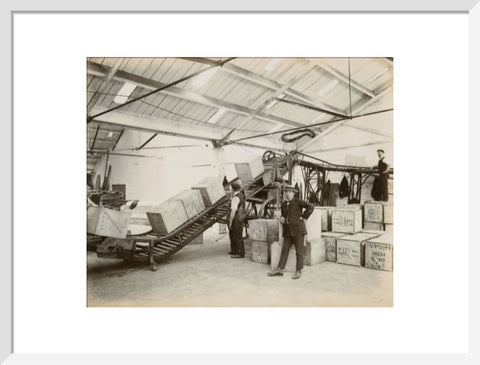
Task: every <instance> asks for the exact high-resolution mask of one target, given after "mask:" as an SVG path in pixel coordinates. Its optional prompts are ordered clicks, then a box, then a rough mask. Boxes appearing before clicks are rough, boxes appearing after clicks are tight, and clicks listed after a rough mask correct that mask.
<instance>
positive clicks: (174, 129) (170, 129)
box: [93, 107, 283, 151]
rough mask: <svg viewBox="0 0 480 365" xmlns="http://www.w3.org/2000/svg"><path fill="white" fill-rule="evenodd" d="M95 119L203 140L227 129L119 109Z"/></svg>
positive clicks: (267, 144)
mask: <svg viewBox="0 0 480 365" xmlns="http://www.w3.org/2000/svg"><path fill="white" fill-rule="evenodd" d="M93 110H94V112H95V113H101V112H102V111H104V110H107V108H104V107H95V108H94V109H93ZM95 121H96V122H97V123H99V124H106V125H113V126H119V127H122V128H125V129H132V130H139V131H143V132H150V133H158V134H165V135H170V136H176V137H185V138H192V139H199V140H204V141H214V140H216V141H220V140H221V139H222V137H223V134H224V132H225V130H227V129H229V128H220V127H207V126H205V127H199V126H198V125H190V124H185V123H179V122H177V121H173V120H169V119H164V118H157V117H149V116H145V115H138V114H134V113H130V112H126V111H121V110H114V111H112V112H110V113H107V114H104V115H101V116H99V117H98V118H97V119H96V120H95ZM237 144H239V145H243V146H249V147H256V148H265V149H275V150H277V151H279V150H281V149H282V147H283V144H281V143H275V142H274V141H272V140H269V139H258V140H256V141H254V142H251V143H250V142H249V143H243V142H242V143H237Z"/></svg>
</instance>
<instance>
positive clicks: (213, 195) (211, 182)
mask: <svg viewBox="0 0 480 365" xmlns="http://www.w3.org/2000/svg"><path fill="white" fill-rule="evenodd" d="M192 189H195V190H199V191H200V193H201V195H202V198H203V202H204V204H205V207H207V208H208V207H210V206H212V205H213V204H215V203H216V202H217V201H219V200H220V199H221V198H223V197H224V196H225V189H224V188H223V184H222V179H221V178H219V177H207V178H205V179H203V180H202V181H200V182H198V183H197V184H196V185H195V186H192Z"/></svg>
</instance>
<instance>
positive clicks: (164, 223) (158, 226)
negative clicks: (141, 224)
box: [147, 200, 188, 235]
mask: <svg viewBox="0 0 480 365" xmlns="http://www.w3.org/2000/svg"><path fill="white" fill-rule="evenodd" d="M147 217H148V220H149V222H150V225H151V226H152V229H153V231H154V232H155V233H156V234H159V235H167V234H169V233H171V232H173V231H174V230H175V229H177V228H178V227H180V226H181V225H182V224H184V223H185V222H186V221H187V220H188V216H187V212H186V211H185V206H184V205H183V203H182V201H181V200H167V201H166V202H164V203H162V204H160V205H159V206H157V207H152V208H151V209H150V210H149V211H148V212H147Z"/></svg>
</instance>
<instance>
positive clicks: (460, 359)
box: [0, 0, 480, 364]
mask: <svg viewBox="0 0 480 365" xmlns="http://www.w3.org/2000/svg"><path fill="white" fill-rule="evenodd" d="M478 1H479V0H462V1H453V0H448V1H447V0H445V1H433V0H430V1H425V0H424V1H410V0H409V1H398V0H396V1H390V2H388V3H387V4H385V3H384V2H381V1H378V0H377V1H373V0H369V1H362V2H361V3H360V2H358V1H354V0H344V1H336V2H333V1H321V2H320V1H295V2H291V1H290V2H288V1H269V2H268V4H265V2H261V3H260V2H258V1H243V2H241V3H233V4H231V3H226V2H221V1H204V2H202V5H201V8H200V6H199V5H198V3H197V2H194V1H177V2H175V3H173V2H171V3H169V4H159V3H154V2H153V1H143V0H140V1H136V2H131V3H129V4H128V7H127V6H126V5H122V4H119V3H117V2H113V1H108V5H106V3H107V2H106V1H102V2H100V1H98V2H95V1H84V2H81V3H80V2H69V3H68V4H65V3H64V2H60V1H42V3H41V4H39V3H37V2H34V1H6V2H4V3H3V4H2V5H0V6H1V8H2V9H1V10H2V11H1V19H2V22H1V27H2V32H1V34H0V37H1V40H2V45H3V48H4V49H5V50H7V52H6V53H5V56H4V57H2V59H1V61H0V62H1V64H2V66H3V67H2V68H1V70H2V80H3V81H4V82H3V83H2V85H1V98H0V100H1V101H0V103H1V105H2V108H1V110H2V116H3V118H2V119H3V121H4V122H3V123H1V124H0V125H1V127H0V128H1V133H0V138H1V144H0V146H1V148H2V153H1V156H2V160H3V161H2V162H3V164H2V165H3V166H5V167H6V170H7V171H9V174H8V175H7V176H6V177H4V178H3V179H2V185H1V187H2V189H1V190H0V191H1V197H2V198H3V199H2V201H3V202H5V203H4V204H2V207H1V218H2V219H1V220H0V222H1V226H2V231H3V232H6V234H4V237H5V239H4V241H5V244H4V250H3V252H2V255H0V289H1V292H2V300H1V301H0V323H1V325H0V363H2V362H3V361H5V363H8V364H27V363H28V364H30V363H32V364H33V363H35V364H39V363H46V364H47V363H48V364H56V363H59V364H60V363H62V364H63V363H70V364H76V363H82V364H83V363H86V362H89V363H105V362H107V363H113V362H115V363H116V364H124V363H125V364H126V363H129V364H131V363H132V362H136V363H146V362H151V361H159V360H162V361H167V362H168V363H178V362H180V363H183V362H187V361H188V362H190V361H192V360H195V362H198V361H201V362H205V363H206V362H208V363H209V364H211V363H222V364H223V363H225V362H226V361H228V362H229V363H237V362H238V363H240V362H242V363H245V361H252V359H255V360H257V361H258V360H260V359H262V360H261V361H266V360H268V361H270V360H274V361H275V362H278V363H284V362H285V363H287V362H289V363H291V362H292V361H293V360H295V361H302V362H305V363H310V362H312V363H314V362H316V363H318V361H319V360H320V361H327V363H339V362H340V363H346V362H352V360H355V362H359V363H369V364H371V363H380V362H382V363H384V362H385V361H389V362H390V363H399V364H400V363H402V364H403V363H405V361H415V362H417V361H418V362H420V361H421V362H422V363H423V362H426V361H435V362H437V363H441V364H442V363H453V362H456V363H460V364H463V363H474V362H475V361H478V360H479V357H478V350H477V349H475V346H474V344H476V343H477V344H478V340H479V336H478V309H476V308H478V306H479V300H478V285H477V284H478V277H479V268H478V265H475V264H476V260H474V258H475V257H478V256H477V253H478V251H479V248H478V242H477V240H475V238H476V237H477V236H478V233H477V232H475V230H474V227H475V224H474V222H477V221H478V218H479V214H478V210H476V209H475V207H476V206H477V204H475V203H476V202H478V196H479V193H478V192H476V191H475V190H474V189H473V187H475V186H480V184H479V183H480V181H479V179H478V176H476V175H478V173H475V174H474V172H475V170H476V169H478V166H480V164H479V162H480V161H479V157H478V156H479V154H480V149H479V148H478V141H476V139H475V136H478V135H479V134H478V131H479V129H480V127H479V123H478V122H477V123H475V122H474V121H475V120H477V121H478V120H480V112H479V111H478V110H474V105H475V101H478V100H479V98H480V90H479V89H480V86H479V85H480V83H479V79H480V5H479V4H478ZM307 3H308V4H307ZM104 9H109V10H108V11H105V10H104ZM265 9H268V10H265ZM147 11H148V12H152V11H153V12H159V13H169V12H171V13H180V12H190V13H192V12H193V13H198V12H253V13H255V12H263V13H269V12H285V13H295V12H307V11H309V12H312V11H313V12H336V13H359V12H377V13H390V12H395V13H396V12H409V13H416V12H428V13H435V12H445V13H452V12H464V13H469V51H470V53H469V82H470V85H469V91H470V93H469V106H470V107H469V132H470V133H469V187H470V188H469V197H468V198H469V293H470V295H469V323H470V328H469V349H470V352H469V354H468V355H438V354H437V355H420V354H418V355H413V354H412V355H410V354H405V355H395V354H391V355H390V354H382V355H375V354H369V355H347V354H338V355H323V354H318V355H281V356H279V355H276V357H275V355H272V356H270V355H255V356H253V355H246V354H245V355H235V357H233V355H186V354H183V355H161V354H159V355H141V354H139V355H120V354H117V355H115V354H109V355H99V354H97V355H94V354H62V355H60V353H61V352H62V351H61V349H59V351H58V354H51V355H26V354H15V353H14V350H13V334H14V330H15V328H14V323H13V310H14V305H13V293H14V289H15V288H14V285H13V258H14V256H13V255H14V236H13V234H14V232H13V212H14V209H15V207H14V202H13V191H14V188H15V186H14V181H13V174H14V163H13V123H14V115H13V90H14V87H15V84H14V80H13V49H14V44H13V21H14V15H15V14H16V13H22V12H28V13H51V12H56V13H82V12H87V13H100V12H102V13H116V12H125V13H135V12H147ZM463 157H464V156H462V158H463ZM7 202H8V203H7ZM476 244H477V245H476Z"/></svg>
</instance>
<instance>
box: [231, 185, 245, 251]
mask: <svg viewBox="0 0 480 365" xmlns="http://www.w3.org/2000/svg"><path fill="white" fill-rule="evenodd" d="M230 186H231V187H232V190H233V195H232V199H231V202H230V213H229V216H228V230H229V236H230V252H229V254H230V255H232V256H231V257H232V259H239V258H243V257H245V245H244V242H243V237H242V231H243V222H242V221H241V220H240V217H239V210H241V209H243V210H245V195H243V189H242V186H241V185H240V184H239V183H238V182H236V181H234V182H232V183H231V184H230Z"/></svg>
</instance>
